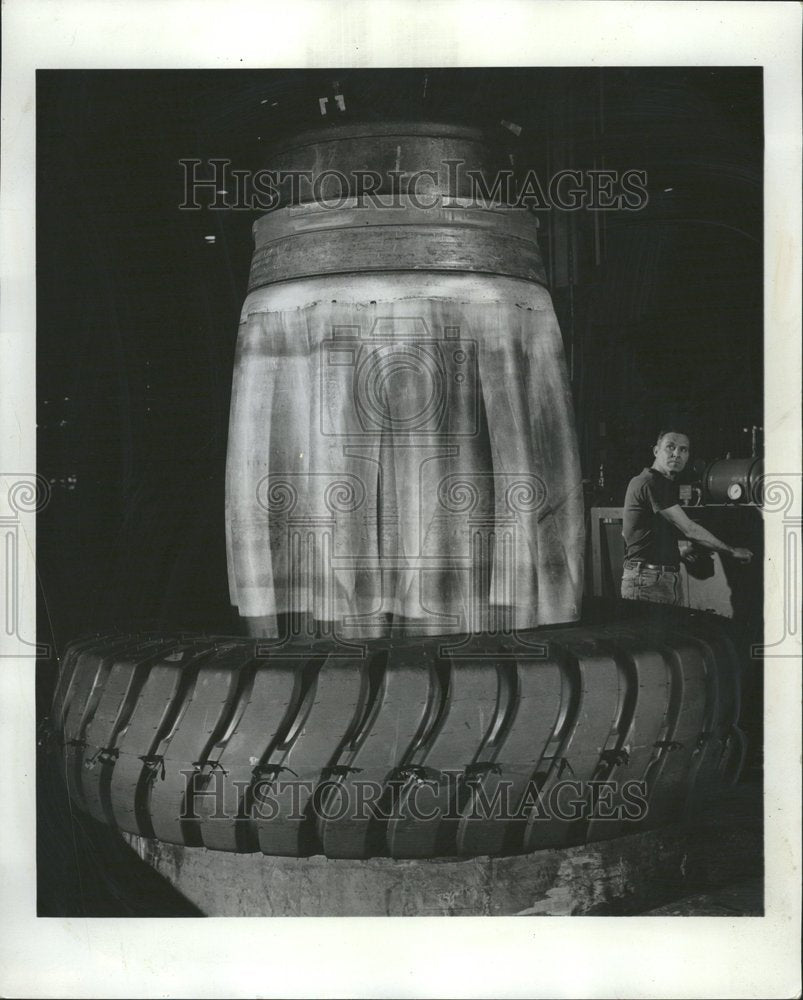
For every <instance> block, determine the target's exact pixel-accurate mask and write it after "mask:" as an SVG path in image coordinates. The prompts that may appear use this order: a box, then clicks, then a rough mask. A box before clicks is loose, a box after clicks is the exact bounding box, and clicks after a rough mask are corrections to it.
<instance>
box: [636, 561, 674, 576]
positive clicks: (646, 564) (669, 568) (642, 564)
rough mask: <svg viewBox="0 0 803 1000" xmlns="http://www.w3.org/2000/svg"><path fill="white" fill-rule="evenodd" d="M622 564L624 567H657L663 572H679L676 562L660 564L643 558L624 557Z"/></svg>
mask: <svg viewBox="0 0 803 1000" xmlns="http://www.w3.org/2000/svg"><path fill="white" fill-rule="evenodd" d="M624 565H625V569H659V570H661V571H662V572H664V573H666V572H669V573H679V572H680V566H678V565H677V563H674V564H672V565H666V566H662V565H661V564H660V563H649V562H645V561H644V560H643V559H625V562H624Z"/></svg>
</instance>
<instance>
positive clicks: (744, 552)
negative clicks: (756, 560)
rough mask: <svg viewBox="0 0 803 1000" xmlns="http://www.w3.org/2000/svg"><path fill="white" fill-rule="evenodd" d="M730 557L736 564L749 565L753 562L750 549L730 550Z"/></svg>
mask: <svg viewBox="0 0 803 1000" xmlns="http://www.w3.org/2000/svg"><path fill="white" fill-rule="evenodd" d="M730 556H731V558H732V559H735V560H736V562H740V563H749V562H752V560H753V553H752V552H751V551H750V549H731V550H730Z"/></svg>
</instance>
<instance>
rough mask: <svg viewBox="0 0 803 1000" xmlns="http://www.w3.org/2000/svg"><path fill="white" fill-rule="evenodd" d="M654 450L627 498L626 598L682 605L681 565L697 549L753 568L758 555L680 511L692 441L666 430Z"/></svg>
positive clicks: (625, 535)
mask: <svg viewBox="0 0 803 1000" xmlns="http://www.w3.org/2000/svg"><path fill="white" fill-rule="evenodd" d="M652 451H653V455H654V456H655V461H654V462H653V463H652V467H651V468H649V469H644V470H643V471H642V472H641V473H640V474H639V475H638V476H635V477H634V478H633V479H631V480H630V483H629V485H628V487H627V493H626V495H625V505H624V512H623V513H624V519H623V520H624V523H623V524H622V535H623V536H624V540H625V562H624V573H623V575H622V597H624V598H627V599H629V600H633V601H654V602H656V603H659V604H680V598H681V593H680V560H681V558H683V559H691V558H693V550H694V546H695V545H699V546H702V547H703V548H705V549H709V550H711V551H712V552H720V553H724V554H726V555H729V556H731V557H732V558H733V559H735V560H736V561H737V562H740V563H749V562H750V560H751V559H752V558H753V553H752V552H751V551H750V550H749V549H741V548H732V547H731V546H730V545H726V544H725V542H721V541H720V540H719V539H718V538H716V537H715V536H714V535H712V534H711V532H710V531H706V529H705V528H703V527H702V526H701V525H699V524H697V523H696V522H695V521H692V519H691V518H690V517H689V516H688V515H687V514H686V512H685V511H684V510H683V508H682V507H681V506H680V503H679V499H678V487H677V483H676V479H677V477H678V476H679V475H680V473H681V472H682V471H683V469H684V468H685V467H686V463H687V462H688V460H689V438H688V436H687V435H686V434H683V433H681V432H680V431H661V433H660V434H659V435H658V442H657V444H656V445H655V447H654V448H653V450H652ZM680 538H683V539H686V541H681V542H680V543H679V539H680ZM681 553H682V554H681Z"/></svg>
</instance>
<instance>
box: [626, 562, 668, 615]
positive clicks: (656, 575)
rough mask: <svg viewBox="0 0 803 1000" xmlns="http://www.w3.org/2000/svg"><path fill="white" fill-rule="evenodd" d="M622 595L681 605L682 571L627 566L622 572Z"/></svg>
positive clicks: (630, 598) (640, 599)
mask: <svg viewBox="0 0 803 1000" xmlns="http://www.w3.org/2000/svg"><path fill="white" fill-rule="evenodd" d="M622 597H624V598H625V600H628V601H652V602H653V603H654V604H674V605H676V606H677V605H679V604H680V600H681V592H680V573H678V572H674V571H673V570H671V569H648V568H647V567H646V566H638V567H634V566H625V568H624V572H623V573H622Z"/></svg>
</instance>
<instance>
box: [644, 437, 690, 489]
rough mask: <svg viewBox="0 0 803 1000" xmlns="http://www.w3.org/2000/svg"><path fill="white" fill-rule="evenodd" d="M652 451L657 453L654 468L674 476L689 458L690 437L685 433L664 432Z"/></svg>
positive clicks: (671, 476)
mask: <svg viewBox="0 0 803 1000" xmlns="http://www.w3.org/2000/svg"><path fill="white" fill-rule="evenodd" d="M652 451H653V454H654V455H655V461H654V462H653V468H654V469H657V470H658V471H659V472H661V473H663V474H664V475H665V476H669V477H670V478H674V477H675V476H677V475H678V473H680V472H682V471H683V469H684V468H685V467H686V462H688V460H689V439H688V438H687V437H686V435H685V434H674V433H669V434H664V436H663V437H662V438H661V440H660V441H659V442H658V444H657V445H656V446H655V447H654V448H653V450H652Z"/></svg>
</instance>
